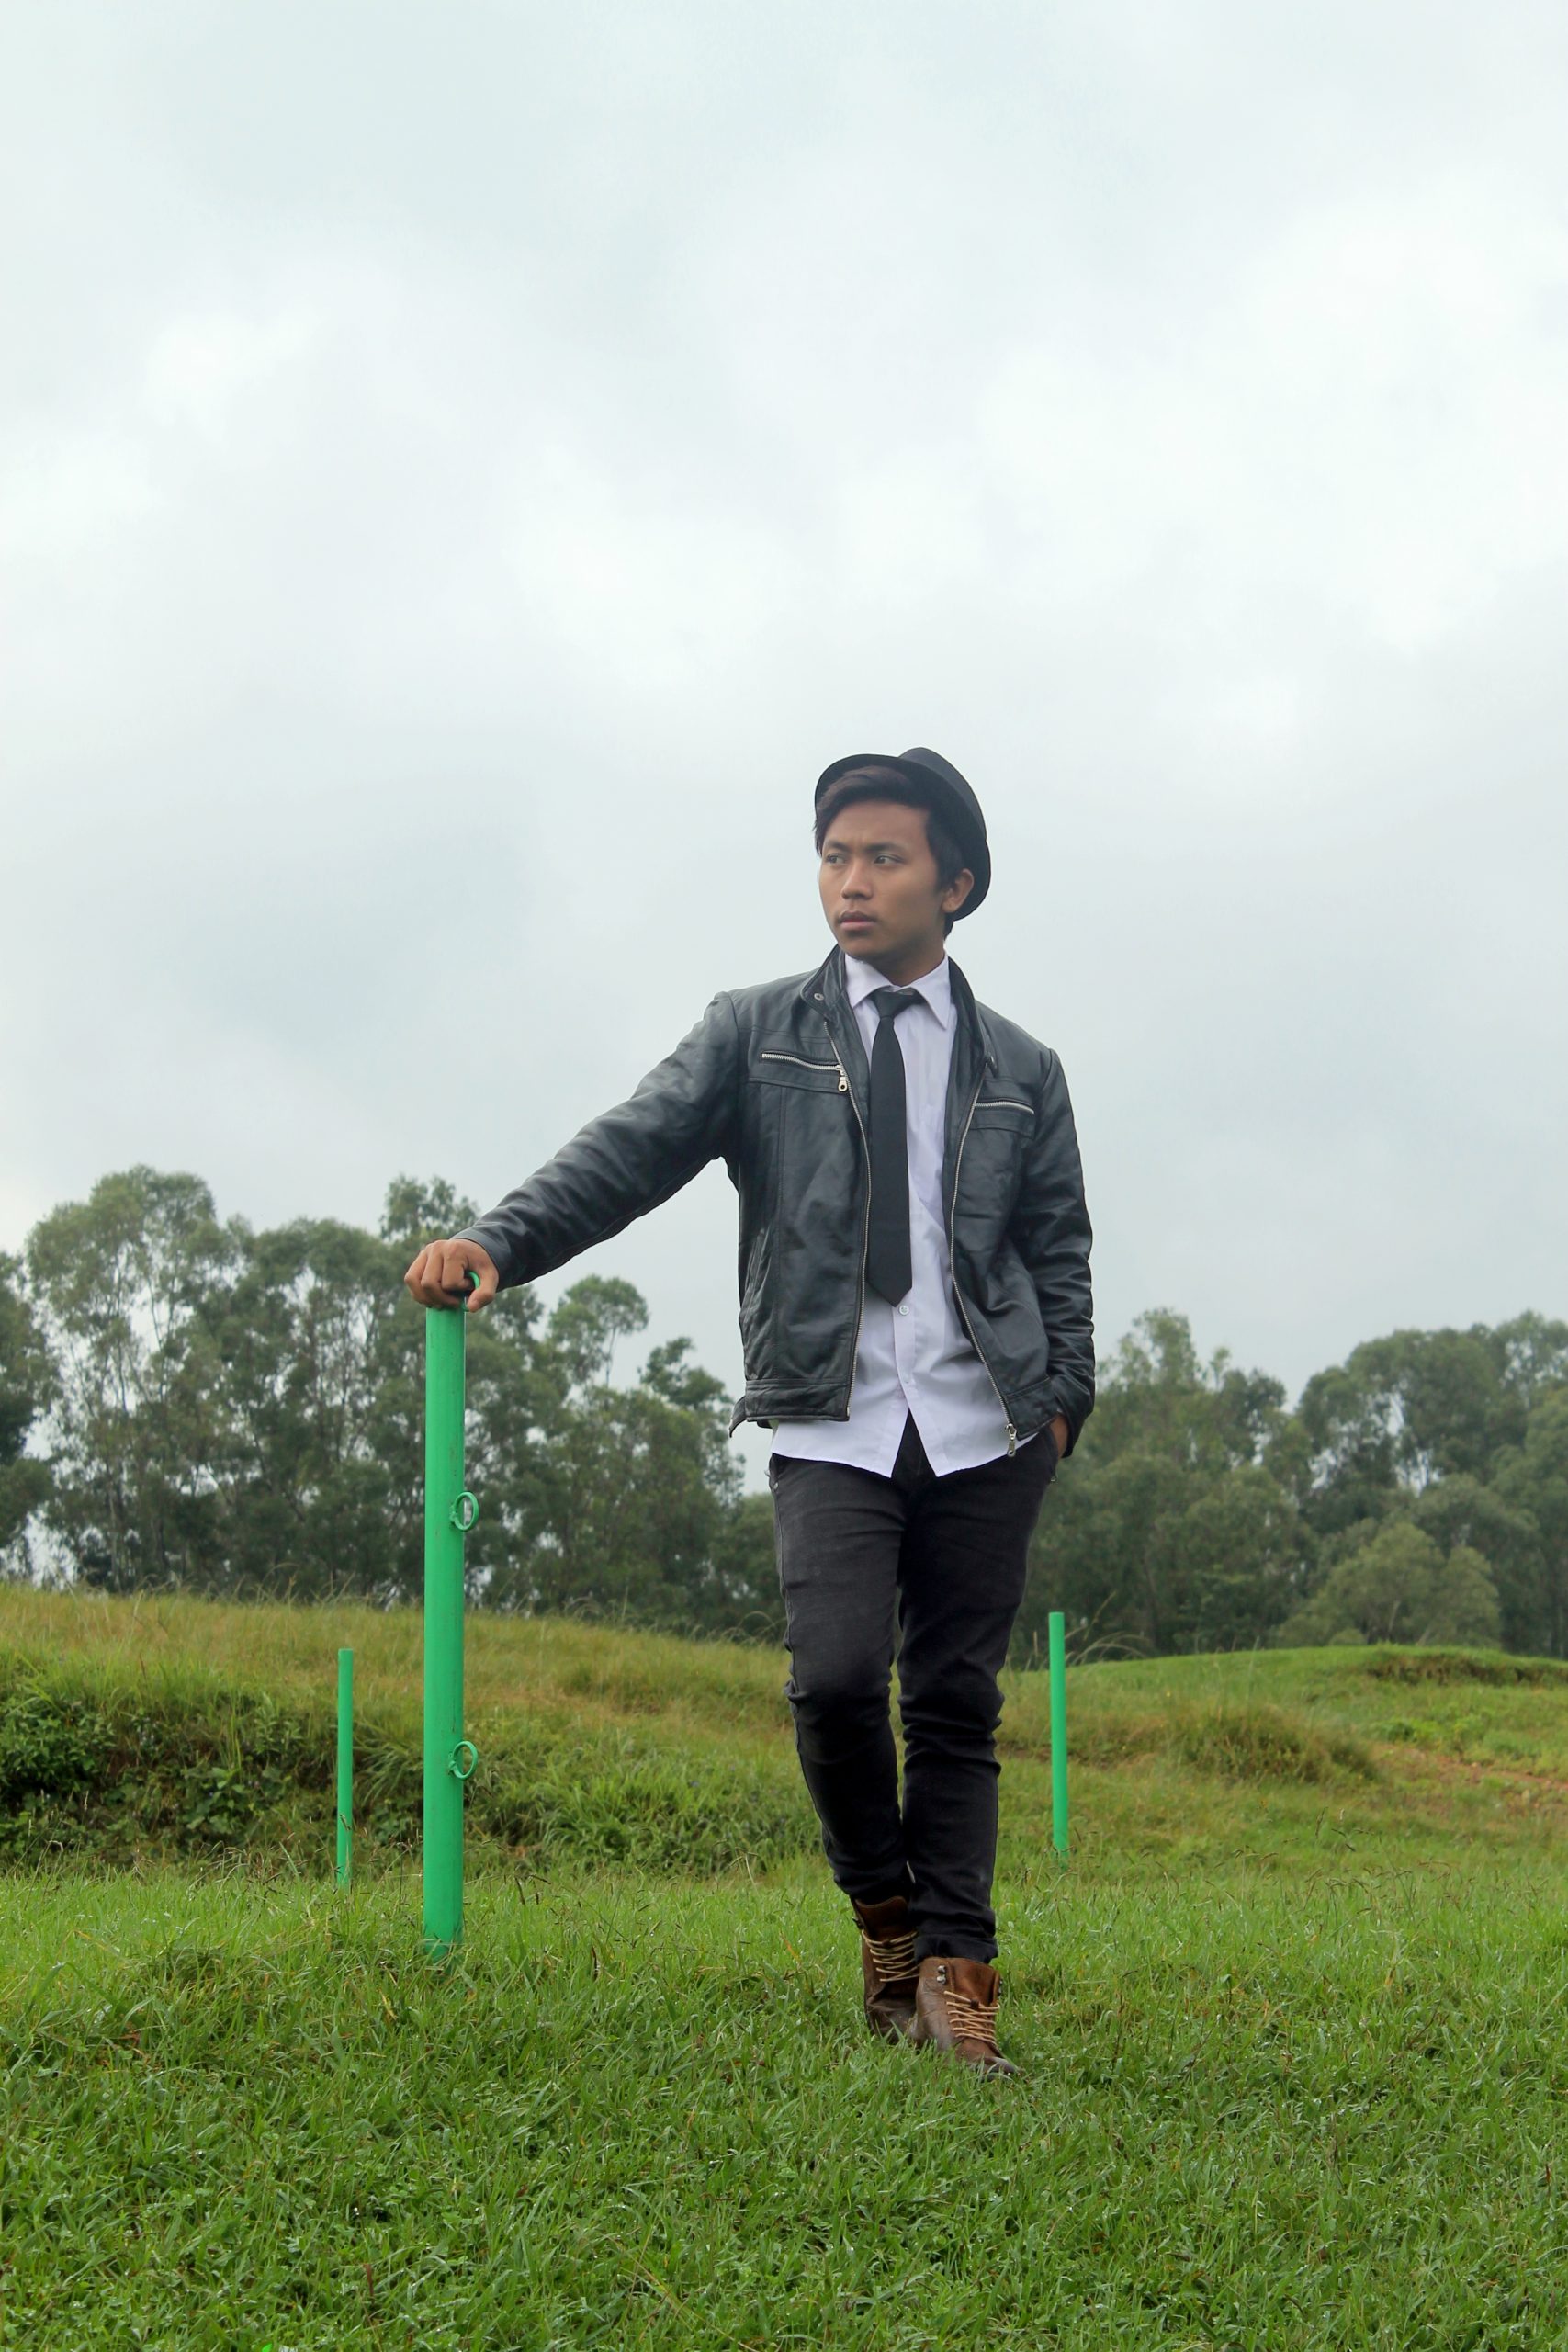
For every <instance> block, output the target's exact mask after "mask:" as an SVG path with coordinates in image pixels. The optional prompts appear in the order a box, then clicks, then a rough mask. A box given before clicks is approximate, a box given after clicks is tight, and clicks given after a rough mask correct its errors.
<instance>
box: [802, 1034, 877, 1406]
mask: <svg viewBox="0 0 1568 2352" xmlns="http://www.w3.org/2000/svg"><path fill="white" fill-rule="evenodd" d="M812 1068H813V1069H826V1068H827V1064H826V1063H825V1062H824V1063H816V1062H814V1063H813V1064H812ZM833 1068H834V1069H836V1070H837V1071H838V1073H839V1091H840V1094H848V1095H849V1097H850V1108H851V1110H852V1112H853V1113H854V1114H855V1125H856V1126H857V1127H858V1128H859V1129H860V1142H861V1149H862V1150H863V1152H864V1154H865V1223H864V1225H863V1227H862V1228H861V1237H860V1295H859V1296H858V1297H857V1299H856V1301H855V1336H854V1344H853V1346H852V1348H851V1350H850V1395H851V1396H853V1395H854V1391H855V1365H856V1363H858V1362H859V1359H860V1327H861V1325H862V1323H863V1321H864V1320H865V1269H866V1261H867V1260H868V1259H869V1258H870V1256H871V1142H870V1138H869V1137H868V1136H867V1135H866V1132H865V1121H864V1120H863V1118H862V1117H861V1114H860V1104H859V1103H857V1102H856V1101H855V1098H854V1096H853V1094H852V1092H851V1091H850V1080H849V1073H848V1071H847V1070H846V1069H845V1068H844V1065H843V1063H842V1062H841V1061H840V1060H839V1058H838V1057H837V1056H836V1055H835V1056H834V1058H833Z"/></svg>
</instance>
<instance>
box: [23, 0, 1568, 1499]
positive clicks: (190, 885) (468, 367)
mask: <svg viewBox="0 0 1568 2352" xmlns="http://www.w3.org/2000/svg"><path fill="white" fill-rule="evenodd" d="M0 45H3V48H4V52H5V53H4V56H3V58H0V153H3V164H0V169H3V171H4V174H5V177H6V188H5V192H4V210H5V220H6V278H5V288H4V311H5V320H4V333H3V334H0V354H3V356H0V371H3V372H0V384H3V403H4V405H3V417H0V424H3V435H4V440H3V451H0V537H3V547H4V557H3V562H4V574H5V593H6V622H5V639H6V714H5V719H4V759H5V824H4V835H3V839H4V845H5V865H6V890H5V914H4V925H3V936H0V1021H3V1023H4V1069H3V1089H4V1092H3V1098H0V1110H3V1120H0V1247H9V1248H12V1249H15V1248H17V1247H18V1246H19V1245H20V1243H21V1242H22V1240H23V1238H25V1236H26V1233H27V1231H28V1227H29V1226H30V1225H31V1224H32V1222H33V1221H34V1220H35V1219H36V1218H37V1217H39V1216H40V1215H42V1214H43V1213H44V1212H45V1211H46V1210H47V1209H49V1208H50V1207H51V1206H52V1205H53V1204H55V1203H57V1202H59V1201H62V1200H65V1199H77V1198H80V1197H82V1196H83V1195H84V1194H85V1193H86V1191H87V1190H88V1189H89V1187H90V1186H91V1185H92V1183H93V1182H94V1181H95V1179H96V1178H97V1177H98V1176H100V1175H102V1174H104V1173H105V1172H106V1171H107V1170H111V1169H117V1168H123V1167H126V1166H129V1165H130V1164H131V1163H132V1162H135V1161H138V1160H145V1161H149V1162H151V1163H152V1164H153V1165H154V1166H157V1167H159V1168H163V1169H189V1170H196V1171H197V1172H198V1173H199V1174H201V1175H202V1176H204V1177H205V1178H207V1179H208V1181H209V1182H210V1183H211V1184H212V1186H213V1187H214V1190H215V1192H216V1194H217V1198H218V1204H219V1207H220V1212H221V1213H222V1214H224V1215H230V1214H234V1213H239V1214H243V1216H247V1217H249V1218H251V1219H252V1220H253V1221H254V1222H255V1223H257V1224H264V1223H273V1222H276V1221H280V1220H282V1219H285V1218H288V1217H291V1216H299V1215H333V1216H343V1217H347V1218H350V1219H354V1220H355V1221H357V1222H361V1223H364V1224H371V1223H373V1222H374V1221H375V1219H376V1216H377V1215H378V1209H379V1205H380V1201H381V1196H382V1193H383V1191H384V1188H385V1186H386V1183H387V1182H388V1180H389V1178H390V1177H392V1176H393V1175H395V1174H397V1173H398V1172H399V1171H401V1170H407V1171H410V1172H415V1173H421V1174H429V1173H434V1172H436V1171H439V1172H441V1173H443V1174H446V1175H447V1176H449V1177H450V1178H451V1179H452V1180H453V1181H454V1182H456V1183H457V1185H458V1186H459V1187H460V1188H461V1189H463V1190H464V1191H466V1192H468V1193H470V1194H472V1195H473V1196H474V1197H475V1198H476V1199H477V1200H478V1201H479V1204H481V1206H484V1205H488V1204H490V1203H491V1201H492V1200H494V1199H495V1198H496V1197H497V1195H498V1194H499V1193H502V1191H504V1190H505V1189H506V1188H507V1186H508V1185H510V1184H511V1183H513V1182H515V1181H516V1180H517V1179H518V1178H519V1177H521V1176H522V1175H524V1174H525V1173H526V1172H527V1170H530V1169H531V1168H533V1167H535V1166H536V1165H537V1163H538V1162H539V1161H540V1160H541V1159H544V1158H546V1157H547V1155H548V1153H549V1152H550V1151H551V1150H553V1149H554V1148H556V1146H557V1145H558V1143H560V1142H561V1141H562V1140H563V1139H564V1138H565V1137H566V1136H568V1135H570V1133H571V1132H572V1131H573V1130H574V1129H575V1128H576V1127H577V1126H578V1125H581V1122H582V1121H583V1120H584V1119H585V1118H587V1117H588V1116H590V1115H591V1114H592V1113H593V1112H595V1111H597V1110H599V1109H602V1108H603V1107H604V1106H605V1105H606V1104H608V1103H612V1102H615V1101H616V1100H618V1099H620V1098H621V1097H622V1096H624V1095H625V1094H626V1093H627V1092H629V1091H630V1090H631V1087H632V1085H633V1083H634V1082H635V1081H636V1080H637V1077H638V1076H639V1075H640V1074H641V1072H642V1071H643V1070H644V1069H647V1068H648V1067H649V1065H650V1064H651V1063H652V1062H654V1061H656V1060H657V1059H659V1057H660V1056H661V1055H662V1054H664V1053H665V1052H667V1051H668V1050H669V1048H670V1047H671V1046H672V1045H673V1044H674V1042H675V1040H676V1039H677V1038H678V1037H679V1036H680V1035H682V1033H683V1032H684V1031H685V1030H686V1029H687V1028H689V1027H690V1025H691V1023H693V1022H694V1020H695V1019H696V1017H697V1015H698V1014H699V1013H700V1012H701V1010H702V1008H703V1006H704V1005H705V1002H706V1001H707V1000H708V998H709V997H710V996H711V995H712V993H713V991H714V990H715V989H717V988H724V987H731V986H738V985H742V984H745V983H748V982H750V981H754V980H760V979H764V978H772V977H775V976H778V975H782V974H784V973H788V972H796V971H803V970H805V969H807V968H808V967H811V966H813V965H815V964H816V963H817V962H818V960H819V958H820V957H821V956H823V955H824V954H826V953H827V951H828V949H829V946H830V944H831V941H830V938H829V933H828V932H827V930H826V928H825V925H824V923H823V921H822V916H821V911H820V908H819V906H818V899H817V890H816V878H815V860H814V855H813V852H812V849H811V842H810V812H811V786H812V783H813V780H814V778H815V776H816V775H817V773H818V770H819V769H820V768H821V767H822V766H823V765H824V764H825V763H827V761H828V760H829V759H831V758H834V757H837V756H838V755H840V754H841V753H844V752H852V751H897V750H900V749H902V748H903V747H904V746H905V745H907V744H909V743H915V742H923V743H930V744H933V745H935V746H936V748H937V749H938V750H940V751H942V752H944V753H945V754H946V755H947V756H948V757H949V758H950V759H952V760H953V761H954V762H956V763H957V764H958V765H959V766H960V767H961V768H962V769H963V770H964V773H965V774H966V775H968V776H969V778H970V779H971V781H972V782H973V784H974V786H975V787H976V791H977V793H978V794H979V797H980V799H981V801H982V804H983V805H984V808H985V809H986V813H987V820H988V824H989V829H990V836H991V842H992V848H993V855H994V858H995V862H996V879H995V883H994V885H993V888H992V890H991V893H990V897H989V899H988V901H987V905H986V906H985V908H984V909H983V910H981V911H980V912H979V913H977V914H976V917H975V919H974V921H973V922H965V923H963V924H961V925H960V926H959V928H958V930H957V931H956V932H955V933H954V934H953V948H954V952H955V954H956V956H957V957H958V960H959V961H960V962H961V963H962V964H963V966H964V969H965V971H966V972H967V973H968V975H969V977H970V978H971V980H972V981H973V983H974V985H975V987H976V991H977V993H978V994H979V995H980V997H981V998H982V999H983V1000H984V1001H987V1002H989V1003H991V1004H993V1005H995V1006H996V1007H998V1009H999V1010H1001V1011H1002V1012H1006V1013H1008V1014H1009V1015H1010V1016H1011V1017H1012V1018H1013V1019H1015V1020H1017V1021H1019V1022H1021V1023H1023V1025H1024V1026H1025V1027H1027V1028H1029V1029H1030V1030H1032V1031H1033V1032H1034V1033H1035V1034H1036V1035H1039V1036H1041V1037H1043V1038H1044V1039H1045V1040H1047V1041H1048V1042H1049V1043H1050V1044H1052V1045H1054V1046H1055V1047H1056V1048H1057V1049H1058V1051H1059V1052H1060V1054H1061V1056H1062V1057H1063V1061H1064V1063H1065V1066H1066V1072H1067V1076H1068V1080H1069V1082H1070V1084H1071V1087H1072V1091H1073V1094H1074V1098H1075V1102H1076V1105H1077V1117H1078V1125H1079V1133H1080V1136H1081V1140H1082V1145H1083V1150H1084V1159H1085V1166H1086V1171H1087V1177H1088V1184H1089V1204H1090V1208H1091V1212H1092V1213H1093V1216H1094V1220H1095V1225H1096V1229H1097V1246H1096V1257H1095V1264H1096V1275H1097V1292H1098V1301H1099V1322H1100V1332H1101V1335H1102V1339H1103V1340H1104V1341H1105V1343H1106V1344H1107V1345H1108V1346H1109V1345H1110V1344H1111V1343H1112V1342H1113V1341H1114V1340H1115V1339H1116V1338H1117V1337H1118V1336H1119V1335H1120V1334H1121V1333H1122V1331H1123V1330H1124V1329H1126V1327H1127V1325H1128V1323H1129V1322H1130V1321H1131V1319H1132V1318H1133V1317H1134V1316H1135V1315H1136V1314H1138V1313H1139V1312H1140V1311H1141V1310H1142V1309H1144V1308H1145V1307H1147V1306H1155V1305H1168V1306H1175V1307H1179V1308H1181V1309H1183V1310H1185V1311H1186V1312H1187V1313H1188V1314H1190V1317H1191V1318H1192V1321H1193V1325H1194V1328H1195V1330H1196V1334H1197V1337H1198V1340H1199V1342H1200V1344H1201V1346H1202V1347H1203V1348H1204V1349H1205V1350H1208V1349H1212V1348H1213V1347H1215V1346H1217V1345H1220V1344H1221V1343H1224V1344H1225V1345H1228V1346H1229V1347H1231V1348H1232V1349H1233V1350H1234V1351H1235V1352H1236V1354H1237V1355H1238V1356H1239V1357H1241V1358H1242V1359H1243V1360H1244V1361H1245V1362H1247V1363H1258V1364H1261V1365H1264V1366H1266V1367H1268V1368H1269V1369H1270V1370H1272V1371H1274V1372H1276V1373H1278V1374H1280V1377H1282V1378H1283V1379H1284V1380H1286V1381H1287V1383H1288V1384H1289V1385H1291V1387H1292V1390H1293V1389H1294V1388H1295V1387H1297V1386H1298V1385H1299V1384H1300V1383H1301V1381H1302V1380H1303V1378H1304V1377H1305V1376H1306V1375H1307V1374H1309V1373H1310V1372H1311V1371H1313V1370H1314V1368H1316V1367H1317V1366H1319V1365H1321V1364H1324V1363H1331V1362H1334V1361H1336V1360H1337V1359H1338V1358H1340V1357H1342V1356H1343V1355H1344V1354H1345V1352H1346V1351H1348V1349H1349V1348H1350V1347H1351V1346H1353V1345H1354V1344H1355V1343H1356V1342H1357V1341H1358V1340H1362V1339H1366V1338H1370V1337H1371V1336H1372V1335H1374V1334H1375V1333H1378V1332H1381V1331H1385V1330H1389V1329H1393V1328H1395V1327H1396V1326H1398V1325H1401V1324H1419V1325H1426V1326H1431V1325H1437V1324H1441V1323H1459V1324H1465V1323H1469V1322H1471V1321H1474V1320H1485V1321H1495V1320H1498V1319H1501V1318H1503V1317H1506V1316H1509V1315H1512V1314H1516V1313H1517V1312H1518V1311H1519V1310H1520V1309H1522V1308H1525V1307H1527V1306H1534V1307H1538V1308H1540V1309H1542V1310H1546V1311H1553V1312H1557V1313H1562V1312H1565V1311H1568V1252H1565V1250H1564V1233H1563V1197H1564V1193H1565V1190H1568V1186H1565V1181H1564V1169H1565V1167H1568V1114H1565V1111H1564V1087H1563V1073H1564V1070H1565V1069H1568V968H1565V967H1568V949H1565V944H1564V942H1565V939H1568V922H1565V921H1564V916H1565V913H1568V906H1565V899H1568V792H1565V788H1564V753H1565V750H1568V683H1565V674H1564V661H1563V650H1564V622H1565V618H1568V429H1565V428H1568V205H1565V201H1564V198H1565V196H1568V174H1565V170H1564V163H1563V155H1564V138H1563V122H1564V119H1565V115H1564V107H1565V104H1568V17H1565V16H1564V13H1563V11H1562V7H1561V6H1560V5H1558V0H1551V5H1546V0H1542V5H1540V6H1536V5H1531V0H1494V5H1493V6H1490V7H1488V8H1485V9H1482V8H1477V7H1475V6H1472V5H1470V0H1465V5H1462V6H1461V5H1452V4H1451V0H1407V5H1387V6H1379V5H1377V0H1356V5H1354V6H1351V5H1348V4H1347V0H1314V5H1312V6H1305V5H1302V6H1258V5H1257V0H1188V4H1187V5H1185V6H1181V7H1174V6H1166V5H1163V0H1159V4H1151V5H1145V6H1132V5H1124V0H1067V4H1066V5H1058V6H1052V7H1050V8H1046V7H1044V6H1042V5H1041V0H1018V4H1017V5H1012V4H1011V0H1007V4H1005V5H997V4H996V0H993V4H992V5H987V0H963V5H954V6H932V5H922V4H921V0H900V5H898V6H854V5H845V0H836V5H834V6H826V5H815V0H813V4H812V5H800V4H798V0H773V5H772V6H750V5H747V0H714V5H708V0H700V4H699V0H666V5H664V6H660V7H651V6H648V5H646V0H637V5H633V6H624V7H612V6H604V5H597V0H589V4H588V5H578V6H571V7H561V6H558V5H551V6H521V5H512V6H508V5H493V6H481V5H474V0H441V5H439V6H436V5H434V4H432V5H425V6H406V5H405V6H391V5H388V0H377V5H374V6H370V5H362V6H356V5H350V4H349V0H330V5H323V0H310V5H309V6H303V5H287V4H286V0H265V5H257V0H226V5H223V6H214V5H210V0H203V5H185V6H171V5H160V0H136V5H135V6H125V5H124V0H107V4H106V5H100V6H86V5H72V0H50V5H48V6H41V5H35V6H25V5H19V6H12V7H10V8H9V9H7V10H6V14H5V19H4V30H3V35H0ZM733 1238H734V1205H733V1195H732V1194H731V1193H730V1190H729V1187H728V1181H727V1179H726V1177H725V1175H724V1173H723V1170H722V1168H718V1167H716V1168H715V1169H712V1170H709V1171H708V1172H707V1174H706V1175H705V1176H704V1177H703V1178H701V1179H700V1180H699V1181H698V1182H696V1183H695V1184H694V1185H693V1186H692V1187H691V1188H690V1189H689V1190H688V1191H687V1192H686V1193H683V1194H682V1196H681V1197H680V1198H679V1199H678V1200H677V1201H675V1202H673V1203H671V1204H669V1205H667V1206H666V1207H664V1208H663V1209H661V1210H660V1211H658V1212H657V1213H656V1215H655V1216H653V1217H652V1218H651V1219H650V1220H649V1221H648V1222H646V1223H643V1224H640V1225H637V1226H635V1227H632V1228H631V1229H630V1231H629V1232H627V1233H626V1234H625V1235H623V1236H622V1237H621V1238H619V1239H618V1240H617V1241H616V1242H615V1243H613V1244H611V1245H609V1246H608V1247H606V1248H604V1250H599V1251H597V1252H594V1253H592V1254H591V1255H590V1256H589V1257H587V1258H585V1259H583V1260H581V1261H578V1262H577V1263H576V1264H575V1265H574V1266H573V1267H572V1268H571V1269H570V1270H569V1271H568V1272H566V1273H563V1274H562V1275H559V1276H557V1277H554V1278H552V1280H551V1282H550V1283H547V1284H545V1285H543V1286H542V1287H543V1289H544V1290H545V1292H546V1294H547V1295H555V1294H556V1293H557V1292H558V1290H559V1289H560V1288H561V1287H563V1286H564V1284H565V1283H566V1282H568V1281H569V1280H570V1279H572V1278H573V1277H574V1276H575V1275H577V1274H579V1273H581V1272H588V1271H599V1272H615V1273H619V1274H624V1275H626V1276H627V1277H628V1278H629V1279H631V1280H632V1281H634V1282H635V1283H637V1285H638V1286H639V1287H640V1288H641V1290H642V1291H643V1292H644V1293H645V1295H647V1297H648V1299H649V1306H650V1310H651V1326H650V1332H649V1338H650V1339H661V1338H667V1337H669V1336H671V1335H672V1334H674V1333H676V1332H687V1333H689V1334H690V1335H691V1336H692V1338H693V1339H694V1341H695V1343H696V1347H697V1351H698V1353H699V1355H700V1357H701V1359H702V1361H703V1362H705V1363H707V1364H708V1365H709V1366H710V1367H711V1368H712V1369H713V1370H714V1371H716V1372H717V1373H719V1374H722V1376H723V1377H724V1378H725V1379H726V1380H727V1381H728V1382H729V1383H730V1384H732V1385H733V1386H734V1387H736V1388H737V1389H738V1388H739V1379H740V1363H739V1340H738V1337H737V1333H736V1327H735V1287H734V1283H735V1275H734V1251H733ZM620 1369H621V1370H623V1371H625V1372H629V1371H630V1370H631V1369H632V1365H631V1363H630V1362H629V1360H628V1361H627V1362H626V1363H624V1364H622V1365H621V1367H620ZM738 1442H739V1443H740V1444H741V1445H742V1446H743V1447H744V1449H745V1451H746V1454H747V1459H748V1463H749V1466H750V1474H751V1476H753V1477H754V1476H756V1470H757V1464H758V1462H759V1460H760V1459H761V1453H763V1452H764V1451H765V1440H762V1439H760V1438H758V1437H756V1436H755V1435H754V1434H747V1435H745V1436H744V1437H743V1438H742V1439H740V1440H739V1441H738Z"/></svg>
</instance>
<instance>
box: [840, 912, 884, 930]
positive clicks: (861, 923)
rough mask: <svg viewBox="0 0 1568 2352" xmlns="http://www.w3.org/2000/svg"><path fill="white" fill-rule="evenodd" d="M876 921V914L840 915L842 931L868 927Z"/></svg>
mask: <svg viewBox="0 0 1568 2352" xmlns="http://www.w3.org/2000/svg"><path fill="white" fill-rule="evenodd" d="M875 921H876V917H875V916H874V915H840V917H839V929H840V931H855V930H859V929H861V928H863V927H867V926H869V925H870V924H872V923H874V922H875Z"/></svg>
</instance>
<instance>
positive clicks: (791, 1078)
mask: <svg viewBox="0 0 1568 2352" xmlns="http://www.w3.org/2000/svg"><path fill="white" fill-rule="evenodd" d="M749 1076H750V1080H751V1083H752V1084H753V1085H754V1086H793V1087H795V1088H797V1089H799V1091H801V1092H803V1093H807V1094H847V1093H848V1091H849V1080H847V1079H846V1078H845V1077H844V1076H843V1074H842V1072H841V1071H840V1068H839V1065H838V1063H837V1062H825V1061H822V1060H820V1059H816V1058H813V1057H811V1056H809V1055H807V1054H796V1053H786V1052H785V1050H784V1047H783V1046H763V1047H762V1048H761V1051H760V1052H759V1054H758V1056H757V1058H756V1060H755V1061H754V1062H753V1063H752V1065H751V1068H750V1072H749Z"/></svg>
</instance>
